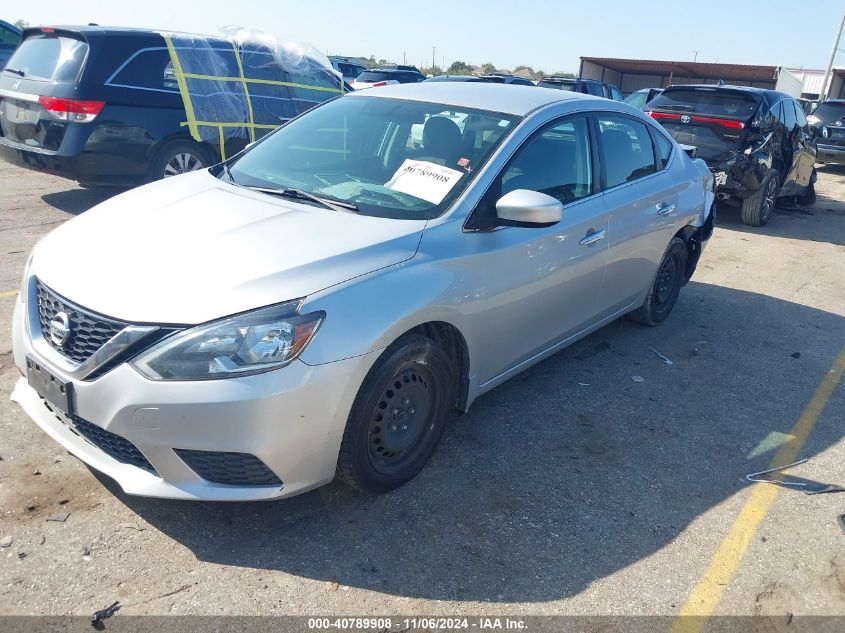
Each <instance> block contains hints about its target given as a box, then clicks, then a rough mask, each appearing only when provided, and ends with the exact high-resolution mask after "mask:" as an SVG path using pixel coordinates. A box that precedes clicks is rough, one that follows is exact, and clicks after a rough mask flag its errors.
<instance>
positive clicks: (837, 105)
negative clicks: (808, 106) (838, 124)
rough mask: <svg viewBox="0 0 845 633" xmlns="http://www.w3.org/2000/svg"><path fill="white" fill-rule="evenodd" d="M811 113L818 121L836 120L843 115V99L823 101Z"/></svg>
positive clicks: (844, 102) (844, 111)
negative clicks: (840, 100) (839, 100)
mask: <svg viewBox="0 0 845 633" xmlns="http://www.w3.org/2000/svg"><path fill="white" fill-rule="evenodd" d="M813 114H814V115H815V116H816V117H817V118H818V119H819V120H820V121H836V120H837V119H840V118H842V117H845V101H842V102H838V101H825V102H824V103H823V104H821V105H820V106H819V107H818V108H816V109H815V111H814V112H813Z"/></svg>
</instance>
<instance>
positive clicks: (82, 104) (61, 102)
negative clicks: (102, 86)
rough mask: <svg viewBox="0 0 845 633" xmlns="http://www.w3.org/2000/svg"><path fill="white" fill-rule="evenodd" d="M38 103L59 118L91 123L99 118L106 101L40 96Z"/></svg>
mask: <svg viewBox="0 0 845 633" xmlns="http://www.w3.org/2000/svg"><path fill="white" fill-rule="evenodd" d="M38 103H39V104H40V105H41V107H42V108H44V109H45V110H47V112H49V113H50V114H52V115H53V116H54V117H56V118H57V119H63V120H65V121H77V122H80V123H89V122H91V121H93V120H94V119H96V118H97V115H98V114H100V110H102V109H103V106H104V105H106V103H105V101H80V100H79V99H63V98H61V97H38Z"/></svg>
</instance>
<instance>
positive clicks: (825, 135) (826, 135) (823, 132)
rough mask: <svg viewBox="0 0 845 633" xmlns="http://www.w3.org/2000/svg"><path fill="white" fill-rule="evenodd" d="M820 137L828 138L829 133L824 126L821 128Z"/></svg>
mask: <svg viewBox="0 0 845 633" xmlns="http://www.w3.org/2000/svg"><path fill="white" fill-rule="evenodd" d="M822 136H823V137H824V138H827V137H828V136H830V132H828V130H827V126H826V125H824V126H822Z"/></svg>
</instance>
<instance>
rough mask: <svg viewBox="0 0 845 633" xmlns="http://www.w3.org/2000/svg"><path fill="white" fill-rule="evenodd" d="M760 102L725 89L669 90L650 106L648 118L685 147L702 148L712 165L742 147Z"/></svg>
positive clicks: (737, 91)
mask: <svg viewBox="0 0 845 633" xmlns="http://www.w3.org/2000/svg"><path fill="white" fill-rule="evenodd" d="M759 107H760V98H759V97H758V96H757V95H754V94H752V93H749V92H745V91H742V90H731V89H730V88H722V87H716V86H713V87H709V86H702V87H698V86H696V87H682V88H681V87H679V88H667V89H666V90H665V91H664V92H663V93H662V94H659V95H657V96H656V97H655V98H654V99H652V100H651V101H650V102H649V104H648V114H649V115H650V116H651V117H652V118H654V119H655V120H656V121H658V122H660V123H661V124H662V125H663V127H664V128H666V131H667V132H669V134H671V135H672V137H673V138H674V139H675V140H676V141H677V142H678V143H681V144H683V145H693V146H695V147H697V148H698V156H699V157H700V158H703V159H704V160H705V161H706V162H707V163H708V164H714V163H720V162H722V161H725V160H727V159H728V158H730V156H731V155H732V154H734V153H735V152H737V151H738V150H739V149H741V147H742V143H743V141H744V140H745V137H746V134H747V132H748V127H749V124H750V122H751V120H752V119H753V118H754V115H755V114H756V113H757V110H758V109H759Z"/></svg>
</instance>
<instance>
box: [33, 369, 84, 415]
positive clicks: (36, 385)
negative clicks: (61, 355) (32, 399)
mask: <svg viewBox="0 0 845 633" xmlns="http://www.w3.org/2000/svg"><path fill="white" fill-rule="evenodd" d="M26 380H27V382H28V383H29V386H30V387H32V388H33V389H35V391H36V392H37V393H38V395H39V396H41V397H42V398H44V399H45V400H46V401H47V402H49V403H50V404H52V405H53V406H55V407H57V408H59V409H60V410H61V411H63V412H64V413H73V384H72V383H69V382H65V381H63V380H59V379H58V378H56V377H55V376H54V375H53V374H52V373H51V372H50V371H49V370H48V369H46V368H45V367H44V366H43V365H42V364H41V363H39V362H38V361H36V360H33V359H32V358H27V359H26Z"/></svg>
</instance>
